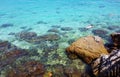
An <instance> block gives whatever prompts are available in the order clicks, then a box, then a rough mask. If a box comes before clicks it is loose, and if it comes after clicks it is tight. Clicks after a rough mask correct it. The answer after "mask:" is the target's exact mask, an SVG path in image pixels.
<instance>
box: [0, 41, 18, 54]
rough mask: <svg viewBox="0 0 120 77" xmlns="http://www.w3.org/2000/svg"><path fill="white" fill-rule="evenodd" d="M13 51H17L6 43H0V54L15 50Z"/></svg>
mask: <svg viewBox="0 0 120 77" xmlns="http://www.w3.org/2000/svg"><path fill="white" fill-rule="evenodd" d="M15 49H17V47H16V46H14V45H12V44H11V43H10V42H8V41H1V42H0V52H1V53H5V52H9V51H11V50H15Z"/></svg>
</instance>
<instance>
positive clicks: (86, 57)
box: [66, 36, 108, 64]
mask: <svg viewBox="0 0 120 77" xmlns="http://www.w3.org/2000/svg"><path fill="white" fill-rule="evenodd" d="M66 52H67V53H68V54H69V55H71V54H72V55H73V54H74V55H76V56H78V57H80V58H81V59H83V61H84V62H86V63H87V64H89V63H91V62H92V61H93V60H94V59H96V58H98V57H100V56H101V55H102V54H108V52H107V50H106V49H105V47H104V43H103V40H102V39H101V38H100V37H98V36H87V37H82V38H80V39H78V40H77V41H75V42H73V43H72V44H71V45H70V46H69V47H68V48H67V49H66Z"/></svg>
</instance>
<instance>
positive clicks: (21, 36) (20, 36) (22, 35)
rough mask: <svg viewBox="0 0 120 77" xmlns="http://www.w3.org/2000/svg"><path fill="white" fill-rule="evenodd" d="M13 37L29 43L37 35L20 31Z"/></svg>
mask: <svg viewBox="0 0 120 77" xmlns="http://www.w3.org/2000/svg"><path fill="white" fill-rule="evenodd" d="M15 36H16V37H17V38H18V39H20V40H25V41H28V42H29V41H30V40H32V39H33V38H35V37H37V34H36V33H35V32H25V31H22V32H19V33H17V34H16V35H15Z"/></svg>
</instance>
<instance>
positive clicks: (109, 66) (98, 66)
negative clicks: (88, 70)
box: [91, 50, 120, 77]
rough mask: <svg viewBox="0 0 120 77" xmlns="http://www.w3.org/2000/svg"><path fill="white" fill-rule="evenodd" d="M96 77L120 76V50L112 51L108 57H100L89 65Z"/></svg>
mask: <svg viewBox="0 0 120 77" xmlns="http://www.w3.org/2000/svg"><path fill="white" fill-rule="evenodd" d="M91 67H92V70H93V74H94V75H95V76H96V77H119V76H120V70H119V69H120V50H113V51H112V52H111V53H110V54H109V55H102V56H100V57H99V58H98V59H96V60H95V61H93V62H92V63H91Z"/></svg>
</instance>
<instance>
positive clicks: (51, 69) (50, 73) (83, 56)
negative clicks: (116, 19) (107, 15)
mask: <svg viewBox="0 0 120 77" xmlns="http://www.w3.org/2000/svg"><path fill="white" fill-rule="evenodd" d="M27 34H28V33H27ZM19 35H20V36H22V37H19V38H23V39H24V37H25V36H24V35H23V34H22V33H21V34H19ZM31 36H35V37H37V35H36V34H35V33H29V35H27V37H28V38H27V40H28V41H29V40H31V39H30V38H29V37H31ZM53 36H54V37H53ZM40 38H41V39H42V40H51V39H53V38H55V39H58V38H57V37H56V35H49V36H48V35H45V36H41V37H40ZM43 38H46V39H43ZM25 39H26V38H25ZM111 39H112V41H111V43H109V44H104V42H103V40H102V38H101V37H99V36H86V37H82V38H80V39H78V40H77V41H75V42H74V40H72V42H73V43H70V44H71V45H70V46H69V47H67V48H66V52H65V53H66V55H67V56H68V58H69V59H72V60H69V59H68V61H66V62H67V65H62V64H55V65H49V64H44V61H45V60H47V58H48V57H47V55H49V53H48V50H47V49H46V48H45V49H44V54H41V55H42V57H41V56H39V53H38V50H37V49H35V48H31V49H21V48H18V47H17V46H15V45H13V44H11V43H9V42H8V41H1V42H0V71H1V76H2V77H16V76H17V77H119V76H120V75H119V72H120V70H119V69H120V66H119V62H120V58H119V57H120V40H119V39H120V33H113V34H111ZM32 40H33V39H32ZM40 41H41V40H40ZM43 44H44V43H43ZM43 47H44V46H41V48H43ZM56 47H58V45H56V44H55V47H50V48H49V52H52V51H53V50H55V51H56V50H57V48H56ZM33 56H38V57H41V59H42V60H41V61H40V60H34V59H30V57H33ZM45 57H46V58H45ZM52 57H54V58H56V59H61V58H60V57H59V55H57V54H55V55H53V56H52ZM101 59H102V62H101ZM99 66H100V68H99ZM116 68H117V69H116ZM108 69H109V70H108ZM3 71H4V72H3ZM111 72H112V73H111ZM3 75H4V76H3ZM118 75H119V76H118Z"/></svg>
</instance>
